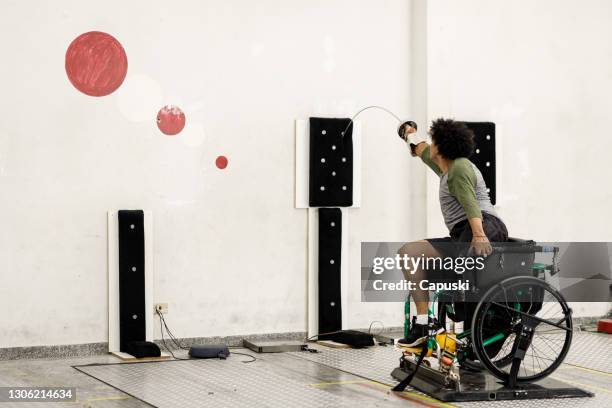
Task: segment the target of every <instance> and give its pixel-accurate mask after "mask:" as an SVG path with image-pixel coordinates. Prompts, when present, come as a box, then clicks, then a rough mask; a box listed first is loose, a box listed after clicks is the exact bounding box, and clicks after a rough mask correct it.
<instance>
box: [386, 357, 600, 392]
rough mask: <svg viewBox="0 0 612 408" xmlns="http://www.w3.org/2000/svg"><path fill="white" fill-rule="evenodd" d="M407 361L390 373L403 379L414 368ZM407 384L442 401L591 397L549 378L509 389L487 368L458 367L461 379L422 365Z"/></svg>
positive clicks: (412, 363) (397, 378) (410, 362)
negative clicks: (448, 377)
mask: <svg viewBox="0 0 612 408" xmlns="http://www.w3.org/2000/svg"><path fill="white" fill-rule="evenodd" d="M406 363H407V364H406V366H405V367H402V368H400V367H397V368H396V369H395V370H393V372H392V373H391V376H392V377H393V378H395V379H396V380H398V381H402V380H403V379H404V378H406V376H407V375H408V374H410V372H411V371H412V370H414V362H412V361H410V360H406ZM410 386H411V387H412V388H415V389H417V390H419V391H421V392H423V393H425V394H427V395H429V396H430V397H433V398H435V399H438V400H440V401H445V402H462V401H463V402H464V401H493V400H520V399H550V398H570V397H593V394H592V393H590V392H588V391H584V390H581V389H580V388H575V387H571V386H570V385H569V384H566V383H564V382H561V381H557V380H554V379H552V378H544V379H542V380H540V381H537V382H535V383H528V384H519V385H518V386H517V387H516V388H508V387H507V386H506V385H504V384H503V383H501V382H500V381H499V380H498V379H497V378H495V377H493V375H491V374H490V373H488V372H487V371H482V372H472V371H465V370H461V371H460V380H459V381H454V380H451V379H447V378H446V376H445V375H443V374H442V373H440V372H439V371H437V370H434V369H432V368H429V367H426V366H424V365H421V367H419V370H418V371H417V373H416V375H415V376H414V378H413V379H412V382H411V383H410Z"/></svg>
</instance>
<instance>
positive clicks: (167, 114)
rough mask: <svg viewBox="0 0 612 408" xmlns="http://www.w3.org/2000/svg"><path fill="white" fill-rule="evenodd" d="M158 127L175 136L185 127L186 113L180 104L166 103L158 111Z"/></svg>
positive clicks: (163, 131)
mask: <svg viewBox="0 0 612 408" xmlns="http://www.w3.org/2000/svg"><path fill="white" fill-rule="evenodd" d="M157 127H158V128H159V130H161V131H162V133H164V134H166V135H168V136H174V135H176V134H178V133H180V131H181V130H183V128H184V127H185V114H184V113H183V111H182V110H181V109H180V108H179V107H178V106H173V105H166V106H164V107H163V108H161V109H160V110H159V112H158V113H157Z"/></svg>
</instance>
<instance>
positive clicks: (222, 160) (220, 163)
mask: <svg viewBox="0 0 612 408" xmlns="http://www.w3.org/2000/svg"><path fill="white" fill-rule="evenodd" d="M215 164H216V165H217V167H218V168H220V169H221V170H223V169H224V168H226V167H227V157H225V156H219V157H217V160H215Z"/></svg>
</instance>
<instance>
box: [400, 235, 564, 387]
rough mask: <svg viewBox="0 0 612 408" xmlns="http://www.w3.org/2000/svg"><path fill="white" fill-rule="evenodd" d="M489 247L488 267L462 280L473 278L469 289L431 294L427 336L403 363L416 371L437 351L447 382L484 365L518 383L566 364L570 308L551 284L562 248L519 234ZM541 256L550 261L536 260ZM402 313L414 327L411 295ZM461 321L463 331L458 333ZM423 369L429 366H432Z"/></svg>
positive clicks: (406, 354) (404, 356)
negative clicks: (429, 328)
mask: <svg viewBox="0 0 612 408" xmlns="http://www.w3.org/2000/svg"><path fill="white" fill-rule="evenodd" d="M492 246H493V253H492V254H491V255H489V256H488V257H487V258H486V261H485V268H484V269H483V270H481V271H471V272H466V273H465V274H464V276H463V277H462V279H469V280H470V282H471V283H472V284H471V285H470V289H469V290H468V291H463V292H444V291H441V292H437V293H435V294H434V298H433V302H432V307H431V308H430V311H429V312H430V313H429V314H430V320H432V321H433V324H432V326H431V330H430V335H429V337H428V339H427V340H426V342H425V344H424V345H423V347H422V349H421V350H418V351H417V350H414V349H412V350H411V351H406V350H405V351H404V353H403V354H402V357H401V359H400V368H404V369H408V368H411V369H412V370H413V371H414V372H416V370H418V369H419V366H420V365H421V362H423V359H424V357H425V356H430V357H431V356H433V357H436V358H437V360H438V361H437V366H438V367H437V368H435V370H436V371H437V372H438V374H440V375H444V378H445V379H446V381H447V382H448V381H449V380H451V379H452V380H453V381H458V380H459V375H460V374H459V373H460V369H462V370H467V371H472V372H474V371H482V370H486V371H488V372H490V373H491V374H492V375H493V376H495V377H496V378H497V379H499V380H501V381H502V382H503V383H504V384H505V385H506V386H507V387H509V388H514V387H516V386H517V385H518V384H521V383H530V382H534V381H538V380H540V379H542V378H544V377H546V376H548V375H550V374H551V373H552V372H553V371H555V370H556V369H557V368H558V367H559V365H560V364H561V363H562V362H563V360H564V358H565V356H566V355H567V353H568V351H569V349H570V346H571V342H572V329H573V327H572V310H571V309H570V308H569V307H568V305H567V302H566V301H565V299H564V298H563V296H562V295H561V293H559V292H558V291H557V290H556V289H555V288H553V287H552V286H551V285H550V284H549V283H548V282H547V281H548V280H550V278H551V277H552V276H554V275H555V274H557V273H558V271H559V268H558V253H559V248H558V247H554V246H539V245H536V243H535V242H534V241H529V240H521V239H516V238H510V239H509V241H508V242H504V243H498V244H495V243H494V244H492ZM536 254H545V255H541V256H542V257H544V258H551V261H550V263H541V262H535V258H536ZM466 275H467V276H466ZM405 312H406V318H407V320H408V324H410V323H409V315H410V295H409V297H408V299H407V302H406V304H405ZM459 323H463V331H462V332H461V333H455V330H454V327H455V326H457V325H458V324H459ZM405 328H406V329H409V327H407V326H406V327H405ZM411 357H413V358H417V357H418V362H416V363H415V362H414V361H409V358H411ZM426 367H427V368H428V370H432V368H431V363H429V362H427V363H426ZM410 379H411V378H410ZM410 379H407V381H403V382H405V384H400V385H398V387H397V389H396V390H399V389H401V388H402V387H404V388H405V386H406V385H407V384H408V383H409V382H410Z"/></svg>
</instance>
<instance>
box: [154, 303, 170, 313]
mask: <svg viewBox="0 0 612 408" xmlns="http://www.w3.org/2000/svg"><path fill="white" fill-rule="evenodd" d="M157 312H159V313H161V314H168V304H167V303H156V304H155V313H157Z"/></svg>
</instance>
